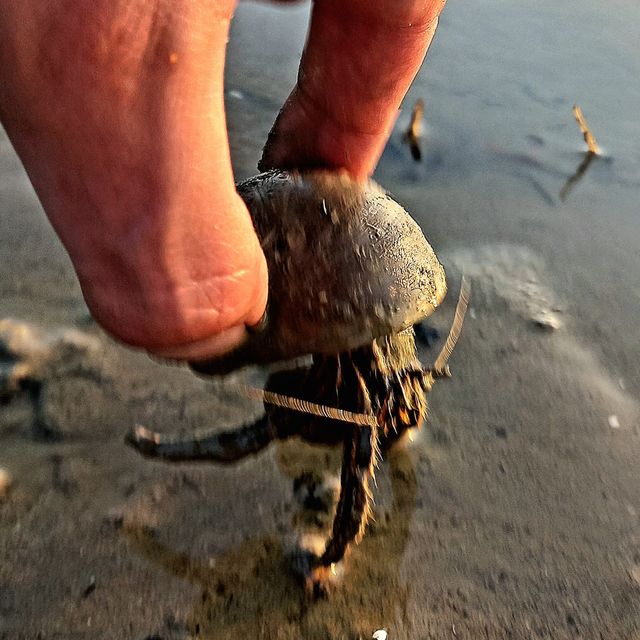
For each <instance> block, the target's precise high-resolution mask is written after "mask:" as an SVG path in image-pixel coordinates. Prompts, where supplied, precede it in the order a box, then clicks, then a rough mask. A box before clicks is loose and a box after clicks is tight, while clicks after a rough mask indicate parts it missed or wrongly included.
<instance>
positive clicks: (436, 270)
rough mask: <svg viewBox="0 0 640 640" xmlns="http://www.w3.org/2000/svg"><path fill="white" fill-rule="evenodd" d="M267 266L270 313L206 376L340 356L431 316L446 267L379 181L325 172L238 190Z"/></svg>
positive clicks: (273, 175) (205, 365)
mask: <svg viewBox="0 0 640 640" xmlns="http://www.w3.org/2000/svg"><path fill="white" fill-rule="evenodd" d="M236 187H237V190H238V193H239V194H240V196H241V197H242V198H243V200H244V201H245V203H246V205H247V207H248V209H249V212H250V214H251V217H252V219H253V224H254V226H255V230H256V232H257V234H258V237H259V238H260V241H261V244H262V249H263V250H264V253H265V256H266V259H267V265H268V270H269V297H268V305H267V312H266V314H265V317H264V319H263V322H261V323H260V326H259V327H257V328H255V329H254V330H252V331H251V333H250V335H249V337H248V338H247V340H246V341H245V342H244V343H243V344H242V345H241V346H240V347H238V348H237V349H236V350H234V351H232V352H231V353H229V354H228V355H226V356H223V357H222V358H217V359H215V360H208V361H199V362H194V363H191V366H192V368H193V369H194V370H195V371H197V372H200V373H207V374H212V373H227V372H229V371H232V370H233V369H237V368H239V367H242V366H244V365H248V364H258V363H269V362H277V361H281V360H289V359H292V358H295V357H298V356H302V355H306V354H311V353H315V354H336V353H339V352H342V351H349V350H351V349H354V348H356V347H359V346H362V345H364V344H367V343H370V342H371V341H372V340H373V339H375V338H378V337H380V336H383V335H389V334H392V333H397V332H399V331H402V330H403V329H406V328H407V327H410V326H411V325H413V324H415V323H416V322H419V321H420V320H422V319H423V318H426V317H427V316H429V315H431V313H433V311H434V309H435V308H436V307H437V306H438V305H439V304H440V303H441V302H442V299H443V298H444V296H445V293H446V290H447V287H446V281H445V274H444V269H443V267H442V265H441V264H440V262H439V261H438V258H437V257H436V254H435V253H434V251H433V249H432V248H431V246H430V245H429V243H428V242H427V240H426V238H425V237H424V234H423V233H422V231H421V229H420V227H419V226H418V224H417V223H416V222H415V221H414V220H413V218H412V217H411V216H410V215H409V214H408V213H407V212H406V211H405V210H404V209H403V208H402V207H401V206H400V205H399V204H398V203H397V202H395V200H393V199H392V198H391V197H390V196H389V195H387V194H386V193H385V192H384V191H383V190H382V189H381V188H380V187H379V186H378V185H377V184H376V183H375V182H373V181H369V182H366V183H364V184H363V183H360V182H356V181H354V180H352V179H350V178H349V177H347V176H346V175H341V174H336V173H335V172H333V173H329V172H326V171H310V172H305V173H297V172H283V171H269V172H266V173H262V174H260V175H258V176H255V177H253V178H250V179H249V180H246V181H245V182H242V183H240V184H238V185H236Z"/></svg>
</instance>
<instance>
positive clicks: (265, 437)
mask: <svg viewBox="0 0 640 640" xmlns="http://www.w3.org/2000/svg"><path fill="white" fill-rule="evenodd" d="M277 437H278V434H277V430H276V429H275V428H274V427H273V426H272V424H271V421H270V420H269V418H268V417H267V416H266V415H263V416H262V417H261V418H259V419H258V420H256V421H255V422H254V423H252V424H249V425H245V426H243V427H240V428H239V429H235V430H233V431H224V432H223V433H209V434H207V435H204V436H200V437H198V436H196V437H193V438H189V439H185V440H170V439H163V436H162V435H161V434H159V433H156V432H154V431H151V430H150V429H147V428H146V427H142V426H140V425H138V426H136V427H135V428H134V429H133V430H132V431H130V432H129V433H128V434H127V436H126V442H127V444H128V445H130V446H131V447H133V448H134V449H135V450H136V451H137V452H138V453H140V454H142V455H143V456H146V457H148V458H161V459H163V460H167V461H169V462H190V461H194V462H195V461H211V462H222V463H230V462H236V461H237V460H241V459H242V458H245V457H246V456H248V455H251V454H256V453H259V452H260V451H262V449H264V448H265V447H266V446H268V445H269V444H270V443H271V442H272V441H273V440H274V439H276V438H277Z"/></svg>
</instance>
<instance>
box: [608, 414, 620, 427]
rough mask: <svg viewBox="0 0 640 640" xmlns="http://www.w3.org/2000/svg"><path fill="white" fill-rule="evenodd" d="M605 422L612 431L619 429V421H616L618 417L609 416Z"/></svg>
mask: <svg viewBox="0 0 640 640" xmlns="http://www.w3.org/2000/svg"><path fill="white" fill-rule="evenodd" d="M607 422H608V423H609V426H610V427H611V428H612V429H619V428H620V420H618V416H616V415H610V416H609V417H608V418H607Z"/></svg>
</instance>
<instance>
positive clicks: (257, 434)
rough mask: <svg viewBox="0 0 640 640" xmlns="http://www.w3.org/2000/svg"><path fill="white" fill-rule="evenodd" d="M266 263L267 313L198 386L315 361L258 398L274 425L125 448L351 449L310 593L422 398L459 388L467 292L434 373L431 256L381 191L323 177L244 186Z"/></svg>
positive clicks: (155, 451)
mask: <svg viewBox="0 0 640 640" xmlns="http://www.w3.org/2000/svg"><path fill="white" fill-rule="evenodd" d="M238 192H239V193H240V195H241V196H242V197H243V199H244V201H245V202H246V204H247V206H248V208H249V211H250V213H251V215H252V218H253V222H254V225H255V228H256V231H257V233H258V235H259V237H260V239H261V242H262V246H263V249H264V252H265V255H266V257H267V262H268V266H269V275H270V289H269V308H268V311H267V314H266V316H265V319H264V321H263V322H262V324H261V326H260V327H259V328H258V329H257V330H256V331H254V332H253V333H252V335H251V336H250V338H249V339H248V340H247V342H246V343H245V344H243V345H242V346H241V347H239V348H238V349H237V350H236V351H235V352H233V353H231V354H230V355H228V356H226V357H224V358H222V359H217V360H213V361H207V362H196V363H192V364H191V366H192V368H193V369H194V370H195V371H196V372H198V373H200V374H208V375H211V374H224V373H227V372H229V371H232V370H234V369H236V368H238V367H241V366H244V365H248V364H264V363H269V362H276V361H284V360H290V359H293V358H296V357H298V356H302V355H308V354H311V355H312V362H311V364H310V365H308V366H303V367H298V368H295V369H292V370H288V371H278V372H276V373H272V374H271V375H270V377H269V378H268V380H267V383H266V386H265V389H264V390H263V391H260V392H259V395H260V396H261V397H262V399H263V400H264V404H265V414H264V415H263V416H262V417H261V418H259V419H258V420H257V421H255V422H254V423H253V424H249V425H245V426H242V427H240V428H238V429H236V430H233V431H228V432H224V433H215V434H210V435H207V436H204V437H198V438H193V439H187V440H169V439H165V438H164V437H163V436H162V435H160V434H157V433H154V432H152V431H149V430H148V429H146V428H144V427H136V428H135V429H134V430H133V431H132V432H131V433H130V434H129V435H128V436H127V442H128V443H129V444H130V445H131V446H133V447H134V448H135V449H136V450H137V451H138V452H140V453H141V454H142V455H145V456H147V457H151V458H159V459H163V460H166V461H170V462H182V461H211V462H220V463H231V462H235V461H237V460H240V459H242V458H244V457H245V456H248V455H250V454H256V453H258V452H260V451H261V450H262V449H264V448H265V447H267V446H268V445H269V444H270V443H271V442H273V441H274V440H283V439H287V438H291V437H301V438H302V439H304V440H306V441H308V442H312V443H319V444H320V443H322V444H329V445H342V447H343V459H342V472H341V489H340V498H339V501H338V505H337V508H336V513H335V518H334V521H333V528H332V534H331V536H330V538H329V540H328V542H327V544H326V547H325V549H324V551H323V552H322V553H321V554H319V555H317V556H316V555H314V556H309V557H307V559H306V561H305V563H304V565H305V567H304V569H305V570H304V573H305V578H306V580H307V581H308V582H307V584H308V585H309V586H313V587H314V588H315V587H316V586H317V585H320V584H323V583H324V581H325V580H326V579H327V577H328V570H329V568H330V567H331V566H332V565H333V564H334V563H336V562H338V561H340V560H341V559H342V558H343V557H344V555H345V553H346V552H347V549H348V547H349V545H350V544H351V543H353V542H355V543H357V542H359V541H360V539H361V538H362V536H363V535H364V532H365V529H366V525H367V521H368V519H369V517H370V515H371V504H372V493H371V484H372V480H373V477H374V473H375V468H376V465H377V462H378V461H379V460H380V458H381V456H383V455H384V453H385V452H386V451H387V450H388V449H389V448H390V447H391V446H393V445H394V443H396V442H397V441H398V440H399V439H400V438H401V437H402V436H403V434H404V433H406V432H407V431H408V430H410V429H412V428H415V427H419V426H420V425H421V424H422V422H423V420H424V419H425V416H426V412H427V401H426V394H427V393H428V392H429V391H430V390H431V388H432V386H433V384H434V382H435V381H436V380H437V379H438V378H441V377H448V376H449V375H450V373H449V369H448V366H447V360H448V357H449V355H450V354H451V351H452V349H453V347H454V345H455V342H456V340H457V338H458V335H459V333H460V329H461V326H462V318H463V316H464V311H465V309H466V304H467V296H468V287H467V285H466V284H465V282H464V280H463V287H462V291H461V295H460V299H459V301H458V307H457V309H456V317H455V320H454V323H453V326H452V329H451V332H450V334H449V337H448V339H447V342H446V344H445V346H444V347H443V350H442V352H441V353H440V355H439V356H438V358H437V359H436V361H435V363H434V365H433V366H432V367H429V368H424V367H423V366H422V365H421V364H420V362H419V361H418V358H417V353H416V346H415V340H414V332H413V328H412V327H413V324H415V323H416V322H418V321H420V320H422V319H423V318H425V317H427V316H429V315H430V314H431V313H432V312H433V311H434V310H435V308H436V307H437V306H438V305H439V304H440V303H441V301H442V299H443V298H444V296H445V293H446V284H445V275H444V269H443V268H442V265H441V264H440V263H439V261H438V259H437V257H436V255H435V253H434V251H433V249H432V248H431V246H430V245H429V243H428V242H427V240H426V239H425V237H424V235H423V234H422V231H421V230H420V228H419V227H418V225H417V224H416V223H415V222H414V220H413V219H412V218H411V217H410V216H409V214H408V213H407V212H406V211H405V210H404V209H403V208H402V207H401V206H400V205H399V204H397V203H396V202H395V201H394V200H393V199H392V198H391V197H389V196H388V195H387V194H385V193H384V192H383V191H382V190H381V189H380V188H379V187H378V186H377V185H376V184H375V183H373V182H369V183H368V184H365V185H362V184H360V183H356V182H353V181H351V180H350V179H349V178H347V177H345V176H336V175H335V174H329V173H325V172H309V173H304V174H298V173H285V172H277V171H273V172H268V173H264V174H261V175H259V176H256V177H254V178H252V179H250V180H248V181H246V182H244V183H241V184H239V185H238Z"/></svg>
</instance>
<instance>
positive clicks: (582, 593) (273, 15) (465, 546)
mask: <svg viewBox="0 0 640 640" xmlns="http://www.w3.org/2000/svg"><path fill="white" fill-rule="evenodd" d="M556 5H557V3H551V2H547V0H543V1H542V2H540V3H536V5H535V6H533V5H531V3H526V2H524V1H521V0H516V1H515V2H510V3H504V2H501V1H500V0H490V1H489V2H479V1H473V2H467V3H460V2H455V1H454V0H450V4H449V6H448V7H447V9H446V11H445V13H444V15H443V18H442V20H441V24H440V29H439V33H438V36H437V37H436V41H435V42H434V44H433V47H432V51H431V53H430V57H429V61H428V63H427V65H426V66H425V68H424V69H423V70H422V71H421V73H420V75H419V77H418V79H417V80H416V83H415V85H414V87H413V88H412V90H411V94H410V96H409V98H408V99H407V103H406V105H405V107H404V108H403V110H402V112H401V115H400V118H399V120H398V124H397V127H396V131H394V134H393V136H392V138H391V140H390V142H389V145H388V146H387V149H386V150H385V153H384V155H383V157H382V160H381V162H380V165H379V167H378V170H377V174H376V177H377V179H378V180H379V181H380V182H381V183H382V184H383V185H384V186H385V187H387V188H388V189H389V190H390V191H391V192H392V193H393V194H394V195H395V196H396V198H397V199H398V200H399V201H401V202H402V203H403V204H404V205H405V206H406V208H407V209H408V210H409V211H411V212H412V213H413V214H414V215H415V216H416V218H417V219H418V220H419V222H420V224H421V225H422V226H423V228H424V230H425V232H426V234H427V236H428V238H429V240H430V241H431V243H432V244H433V246H434V247H435V249H436V251H437V253H438V255H439V256H440V257H441V260H442V261H443V262H444V264H445V267H446V268H447V271H448V275H449V282H450V291H451V295H450V296H449V299H448V300H447V302H446V303H445V305H444V306H443V307H442V309H441V310H439V312H438V313H437V314H436V315H435V316H434V317H433V318H432V319H431V321H430V322H429V328H428V331H425V332H424V333H425V334H426V335H429V336H433V335H435V332H438V333H439V334H440V336H443V335H444V334H446V330H447V327H448V324H449V322H450V320H451V316H452V313H453V306H454V303H455V296H456V293H457V282H458V280H459V277H460V274H461V273H462V272H463V271H464V272H465V273H466V274H467V275H468V276H469V277H470V278H471V280H472V282H473V298H472V302H471V306H470V309H469V313H468V317H467V321H466V325H465V328H464V333H463V336H462V338H461V341H460V343H459V346H458V348H457V350H456V352H455V354H454V356H453V359H452V363H451V364H452V369H453V373H454V378H453V379H452V380H451V381H446V382H442V383H438V385H437V387H436V388H435V390H434V391H433V393H432V395H431V397H430V403H431V410H430V415H429V420H428V424H427V426H426V428H425V429H424V431H423V432H422V434H421V435H420V437H419V438H417V439H416V441H414V442H413V443H411V444H409V445H408V446H407V447H406V448H404V449H401V450H398V451H396V452H395V454H394V455H393V456H392V457H391V458H390V459H389V460H388V461H386V462H384V463H383V464H382V465H381V467H380V469H379V471H378V479H377V482H378V488H377V490H376V508H375V513H376V518H375V522H374V523H373V524H372V526H371V527H370V530H369V532H368V534H367V536H366V537H365V539H364V541H363V543H362V544H361V545H360V546H359V547H358V548H356V549H355V550H354V551H353V553H352V554H351V556H350V557H349V560H348V564H347V566H346V569H345V571H344V573H343V575H342V576H341V584H340V587H339V589H338V590H337V591H336V593H335V594H333V595H332V597H331V598H329V599H327V600H323V601H319V602H309V601H308V600H306V599H305V597H304V596H303V594H302V592H301V590H300V588H299V586H298V585H297V583H296V581H295V579H294V578H293V577H292V575H291V572H290V564H289V561H288V559H287V553H288V549H289V548H290V545H291V539H292V536H293V534H294V533H295V532H298V531H300V530H301V529H302V528H303V527H305V526H309V519H308V517H307V516H305V514H303V513H302V511H301V506H300V504H299V502H298V501H297V499H296V497H295V495H294V491H293V480H294V479H295V478H298V477H299V476H300V475H301V474H302V473H303V472H305V471H315V472H316V473H320V474H322V473H327V474H329V475H330V474H331V473H335V471H336V469H337V464H338V458H337V456H336V453H335V452H331V451H329V450H326V449H323V448H311V447H308V446H305V445H303V444H301V443H297V442H290V443H286V444H280V445H276V446H273V447H272V448H270V449H269V450H268V451H266V452H264V453H262V454H261V455H260V456H258V457H255V458H252V459H248V460H246V461H245V462H243V463H241V464H238V465H235V466H229V467H209V466H196V465H184V466H180V467H168V466H164V465H162V464H160V463H154V462H151V461H147V460H143V459H141V458H139V457H138V456H136V455H135V453H134V452H132V451H130V450H129V449H127V448H125V446H124V444H123V435H124V433H125V432H126V430H127V429H128V428H129V427H130V426H131V425H133V424H135V423H142V424H146V425H147V426H151V427H153V428H155V429H158V430H160V431H166V432H169V431H172V432H173V431H182V432H190V431H193V430H197V429H206V428H210V427H211V428H216V429H224V428H230V427H232V426H235V425H239V424H241V423H244V422H247V421H249V420H252V419H254V418H255V417H256V416H258V415H259V414H260V406H259V405H257V404H255V403H253V402H251V401H243V400H241V399H238V397H237V396H234V395H233V394H231V393H229V392H228V390H226V389H225V385H228V384H230V383H233V381H234V380H242V381H244V382H247V381H248V382H250V383H252V384H260V383H261V381H262V380H263V379H264V372H261V371H258V370H253V371H248V372H246V373H243V374H241V375H240V376H235V377H231V378H230V379H227V380H226V381H224V382H222V383H219V382H210V383H207V382H204V381H202V380H199V379H197V378H195V377H194V376H192V375H191V374H189V373H188V372H187V371H185V370H183V369H180V368H177V367H168V366H165V365H162V364H160V363H156V362H152V361H151V360H149V359H148V358H146V357H145V356H143V355H141V354H137V353H134V352H132V351H129V350H126V349H124V348H122V347H120V346H118V345H116V344H114V343H113V342H111V341H110V340H108V339H107V338H106V337H104V336H103V335H102V334H101V333H100V331H99V330H98V329H97V328H96V327H95V326H94V325H93V324H92V323H91V321H90V319H89V318H88V315H87V311H86V308H85V306H84V304H83V302H82V297H81V295H80V291H79V288H78V286H77V284H76V282H75V279H74V276H73V273H72V271H71V268H70V265H69V261H68V259H67V258H66V256H65V254H64V252H63V251H62V249H61V247H60V244H59V242H58V241H57V239H56V238H55V236H54V234H53V233H52V231H51V229H50V227H49V226H48V224H47V222H46V221H45V219H44V216H43V214H42V211H41V210H40V208H39V206H38V204H37V201H36V199H35V197H34V195H33V192H32V190H31V188H30V186H29V183H28V180H27V178H26V177H25V175H24V173H23V171H22V169H21V168H20V166H19V163H18V161H17V160H16V158H15V156H14V155H13V152H12V150H11V147H10V145H9V143H8V142H7V140H6V138H4V137H2V138H0V238H2V240H1V242H0V256H1V259H0V300H1V302H0V311H1V313H0V318H7V317H10V318H16V319H18V320H20V321H21V322H26V323H29V324H30V325H34V326H36V327H38V328H39V331H41V332H42V333H41V334H39V335H44V336H57V335H60V331H65V330H68V329H69V328H72V329H74V331H79V332H82V334H83V335H85V336H86V337H88V339H89V342H90V344H92V345H94V346H95V345H96V344H98V345H99V347H96V348H95V349H94V348H92V349H91V350H90V351H88V352H84V351H83V352H81V353H79V354H78V353H75V355H74V357H78V358H80V361H81V365H79V366H74V367H66V368H65V367H64V366H62V365H61V363H60V362H59V361H58V360H56V358H53V357H52V358H50V359H46V358H45V359H44V360H43V361H41V362H40V364H39V365H38V366H41V367H42V369H41V371H42V372H43V373H42V376H43V377H45V378H46V380H47V384H46V385H45V390H44V395H43V397H42V406H41V409H42V412H43V416H44V417H45V418H46V421H47V422H48V423H49V424H50V425H52V426H54V427H55V429H56V430H57V431H58V432H59V434H61V436H62V438H61V439H60V440H59V441H55V442H42V441H39V440H36V439H34V430H33V415H34V414H33V411H34V410H33V403H32V402H31V401H30V399H29V398H28V397H25V396H22V397H18V398H16V399H14V400H13V401H12V402H10V403H8V404H6V405H3V406H0V480H1V483H0V484H1V486H0V638H2V639H6V640H9V639H10V640H14V639H19V638H24V639H29V640H31V639H33V638H42V639H46V640H51V639H60V640H62V639H65V640H66V639H73V638H100V639H102V638H104V639H107V638H109V639H111V638H124V639H132V640H138V639H139V640H142V639H144V638H163V639H165V640H169V639H184V638H189V637H193V638H212V639H218V638H220V639H223V640H224V639H232V638H233V639H236V638H245V637H246V638H264V639H267V638H269V639H282V640H284V639H287V640H288V639H294V638H295V639H310V640H315V639H318V640H325V639H326V640H329V639H331V640H339V639H347V640H354V639H356V638H370V637H371V634H372V633H373V632H374V631H375V630H376V629H381V628H384V629H386V630H387V631H388V637H389V639H390V640H396V639H397V640H423V639H426V638H433V639H438V640H440V639H451V638H469V639H476V638H490V639H496V640H499V639H503V638H515V639H520V638H522V639H525V638H526V639H529V638H553V639H554V640H563V639H565V638H566V639H568V638H577V637H580V638H606V639H607V640H608V639H617V638H620V639H621V640H628V639H632V638H638V637H640V472H639V470H638V469H639V467H638V460H640V422H639V421H640V401H639V398H640V364H639V363H640V359H639V358H638V345H640V323H639V322H638V318H640V251H639V250H638V247H639V246H640V220H639V218H638V206H637V202H638V200H639V196H640V152H639V151H638V146H637V141H638V139H640V121H639V120H638V117H637V113H638V105H639V104H640V88H639V87H638V83H637V81H636V79H637V78H638V77H640V54H639V52H638V49H637V37H636V35H637V34H634V29H635V26H634V25H637V23H638V19H639V18H640V11H639V9H638V7H637V5H635V4H633V3H631V2H626V1H619V2H615V3H614V6H612V7H611V8H610V10H607V11H604V10H603V9H602V6H601V5H600V4H598V3H595V2H591V1H588V2H577V0H569V1H568V2H565V3H562V6H561V7H560V6H556ZM307 13H308V7H306V6H304V5H303V6H299V7H297V8H293V9H291V8H288V9H283V8H280V9H272V8H269V7H267V6H264V5H257V4H256V5H254V4H251V3H246V4H243V5H242V6H241V7H240V8H239V10H238V14H237V17H236V19H235V20H234V23H233V33H232V38H231V42H230V51H229V66H228V70H227V105H228V109H229V127H230V136H231V142H232V155H233V158H234V164H235V169H236V173H237V176H238V178H243V177H246V176H249V175H251V174H252V173H253V172H254V170H255V165H256V162H257V159H258V157H259V153H260V147H261V145H262V143H263V141H264V139H265V137H266V134H267V131H268V128H269V126H270V123H271V122H272V121H273V118H274V117H275V114H276V113H277V110H278V108H279V105H280V104H281V103H282V101H283V100H284V98H285V97H286V95H287V93H288V91H289V89H290V86H291V83H292V81H293V78H294V74H295V68H296V65H297V58H298V56H299V53H300V50H301V47H302V44H303V41H304V29H305V24H306V19H307ZM636 31H637V30H636ZM418 97H422V98H424V101H425V125H426V126H425V136H424V139H423V148H422V155H423V161H422V162H421V163H419V164H418V163H415V162H414V161H413V160H412V159H411V155H410V152H409V149H408V148H407V147H406V146H404V145H403V144H402V131H403V129H404V128H406V126H407V124H408V121H409V114H410V110H411V105H412V104H413V101H414V100H415V99H417V98H418ZM574 102H577V103H578V104H580V106H581V107H582V108H583V110H584V113H585V115H586V118H587V120H588V122H589V124H590V125H591V127H592V129H593V132H594V134H595V135H596V138H597V139H598V141H599V143H600V144H601V145H602V146H603V148H604V149H605V156H604V157H602V158H597V159H596V160H595V161H594V162H592V163H591V164H590V166H589V167H588V168H587V170H586V172H585V173H584V175H583V176H582V177H581V178H580V179H579V180H575V181H573V182H571V183H570V186H569V188H568V189H567V188H566V187H565V185H566V184H567V181H568V180H569V179H570V178H571V177H572V176H574V175H575V174H576V171H577V170H578V167H579V166H580V164H581V163H582V161H583V159H584V152H585V150H586V149H585V148H584V145H583V142H582V139H581V137H580V134H579V131H578V129H577V126H576V124H575V122H574V120H573V116H572V114H571V108H572V106H573V104H574ZM43 340H44V342H43V344H45V345H51V341H49V342H47V339H43ZM53 342H54V343H55V341H53ZM438 346H439V345H438V344H437V342H436V345H435V346H434V347H431V348H430V349H429V348H427V347H423V348H422V353H421V356H422V358H423V361H424V362H425V363H428V362H429V360H430V359H432V358H433V357H434V353H435V351H436V349H437V348H438ZM47 348H48V347H47ZM72 355H73V354H72ZM82 358H85V360H87V361H86V362H84V364H82ZM307 515H308V514H307ZM325 523H326V518H325Z"/></svg>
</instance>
